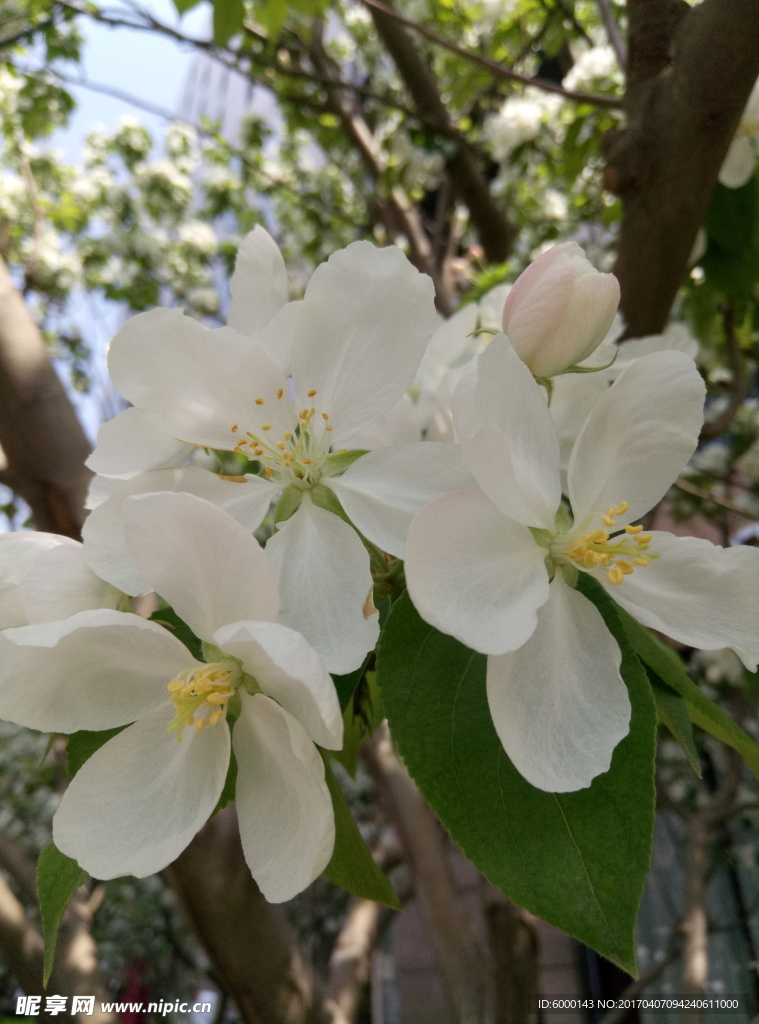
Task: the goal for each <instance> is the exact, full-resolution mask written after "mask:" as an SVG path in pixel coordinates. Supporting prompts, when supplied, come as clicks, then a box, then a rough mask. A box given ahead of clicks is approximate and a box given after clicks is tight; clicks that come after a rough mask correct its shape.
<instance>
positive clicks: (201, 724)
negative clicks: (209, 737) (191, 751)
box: [195, 718, 208, 732]
mask: <svg viewBox="0 0 759 1024" xmlns="http://www.w3.org/2000/svg"><path fill="white" fill-rule="evenodd" d="M207 721H208V719H207V718H199V719H198V720H197V722H196V723H195V732H203V729H204V728H205V725H206V722H207Z"/></svg>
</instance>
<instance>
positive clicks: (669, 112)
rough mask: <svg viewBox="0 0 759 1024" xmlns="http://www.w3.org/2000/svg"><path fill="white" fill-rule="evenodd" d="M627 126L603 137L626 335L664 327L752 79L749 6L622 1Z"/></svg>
mask: <svg viewBox="0 0 759 1024" xmlns="http://www.w3.org/2000/svg"><path fill="white" fill-rule="evenodd" d="M628 14H629V43H628V61H627V75H628V82H627V92H626V95H625V101H624V107H625V113H626V115H627V125H626V127H625V128H624V129H622V130H620V131H618V132H616V133H613V134H612V135H611V136H610V137H609V138H607V140H606V147H605V148H606V159H607V168H606V184H607V186H608V187H609V188H610V189H611V190H612V191H614V192H617V193H618V194H619V195H620V196H621V197H622V200H623V204H624V216H623V220H622V228H621V232H620V239H619V249H618V256H617V262H616V266H615V268H614V273H615V274H616V275H617V277H618V278H619V281H620V285H621V289H622V299H621V304H620V311H621V312H622V315H623V316H624V318H625V322H626V324H627V332H626V333H627V336H628V337H640V336H642V335H646V334H656V333H659V332H660V331H662V330H663V329H664V327H665V326H666V323H667V320H668V318H669V314H670V311H671V309H672V305H673V303H674V301H675V297H676V295H677V291H678V288H679V287H680V285H681V283H682V279H683V275H684V274H685V271H686V268H687V265H688V258H689V256H690V254H691V252H692V250H693V245H694V242H695V239H696V234H697V232H698V229H699V227H700V226H701V225H702V224H703V222H704V218H705V216H706V211H707V209H708V206H709V201H710V199H711V195H712V192H713V190H714V185H715V183H716V181H717V175H718V174H719V169H720V167H721V165H722V161H723V160H724V158H725V155H726V153H727V150H728V147H729V145H730V142H731V140H732V137H733V134H734V133H735V129H736V127H737V126H738V122H739V120H740V116H741V113H742V112H743V109H744V107H745V105H746V101H747V99H748V97H749V94H750V92H751V88H752V86H753V84H754V82H755V80H756V78H757V76H758V75H759V3H758V2H757V0H709V2H708V3H702V4H698V5H697V6H696V7H689V6H688V4H686V3H685V2H684V0H629V2H628Z"/></svg>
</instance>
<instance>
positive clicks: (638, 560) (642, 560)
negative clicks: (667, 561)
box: [633, 558, 651, 565]
mask: <svg viewBox="0 0 759 1024" xmlns="http://www.w3.org/2000/svg"><path fill="white" fill-rule="evenodd" d="M650 561H651V559H650V558H633V562H634V563H635V564H636V565H648V563H649V562H650Z"/></svg>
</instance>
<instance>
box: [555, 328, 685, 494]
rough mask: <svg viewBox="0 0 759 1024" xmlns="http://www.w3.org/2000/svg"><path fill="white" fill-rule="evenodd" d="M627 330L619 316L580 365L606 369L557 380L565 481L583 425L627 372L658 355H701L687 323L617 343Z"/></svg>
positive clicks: (556, 417) (556, 404)
mask: <svg viewBox="0 0 759 1024" xmlns="http://www.w3.org/2000/svg"><path fill="white" fill-rule="evenodd" d="M623 330H624V325H623V323H622V319H621V317H619V316H617V317H615V319H614V323H613V324H612V326H611V330H610V331H609V333H608V334H607V335H606V337H605V338H604V340H603V341H602V342H601V344H600V345H599V346H598V348H597V349H596V350H595V352H594V353H593V354H592V355H591V356H589V357H588V359H586V360H584V361H583V362H582V363H581V364H580V365H581V366H583V367H593V366H599V367H606V369H602V370H599V371H598V372H596V373H577V374H565V375H563V376H560V377H555V378H554V380H553V397H552V399H551V416H552V417H553V421H554V424H555V426H556V431H557V433H558V435H559V442H560V444H561V470H562V474H564V477H563V479H564V480H566V475H565V474H566V471H567V467H568V465H569V457H570V455H571V454H572V447H573V445H574V443H575V441H576V440H577V436H578V434H579V433H580V430H581V429H582V425H583V423H584V422H585V420H586V419H587V418H588V414H589V412H590V410H591V409H592V408H593V406H594V405H595V403H596V402H597V401H598V399H599V398H600V397H601V395H602V394H603V393H604V392H605V391H606V390H607V389H608V387H609V385H610V384H612V383H613V382H614V381H615V380H616V379H617V377H619V375H620V374H621V373H622V371H623V370H625V369H626V368H627V367H628V366H630V364H631V363H634V362H635V360H636V359H640V358H641V357H642V356H647V355H651V354H652V353H654V352H665V351H672V352H683V353H684V354H685V355H687V356H689V357H690V358H691V359H694V360H695V358H696V356H697V355H698V341H697V340H696V339H695V338H694V337H693V335H692V334H691V333H690V331H689V330H688V328H687V327H686V326H685V325H684V324H678V323H672V324H669V325H668V326H667V327H666V328H665V330H664V331H663V332H662V333H661V334H651V335H647V336H646V337H644V338H631V339H630V340H629V341H625V342H623V343H622V344H617V339H618V338H619V337H620V336H621V334H622V331H623ZM612 360H613V361H612ZM609 363H611V365H610V366H609V365H608V364H609Z"/></svg>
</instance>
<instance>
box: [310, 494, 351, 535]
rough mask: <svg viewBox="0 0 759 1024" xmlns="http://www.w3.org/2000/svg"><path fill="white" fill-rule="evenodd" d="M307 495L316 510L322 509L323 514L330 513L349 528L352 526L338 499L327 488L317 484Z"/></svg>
mask: <svg viewBox="0 0 759 1024" xmlns="http://www.w3.org/2000/svg"><path fill="white" fill-rule="evenodd" d="M308 493H309V495H310V496H311V501H313V503H314V505H316V507H317V508H323V509H324V511H325V512H331V513H332V514H333V515H336V516H339V517H340V519H342V520H343V522H344V523H348V525H349V526H351V525H352V523H351V521H350V519H349V518H348V516H347V515H346V512H345V509H344V508H343V506H342V505H341V504H340V499H339V498H338V496H337V495H336V494H335V492H334V491H333V490H331V489H330V488H329V487H325V486H324V484H317V485H316V487H312V488H311V490H310V491H309V492H308Z"/></svg>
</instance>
